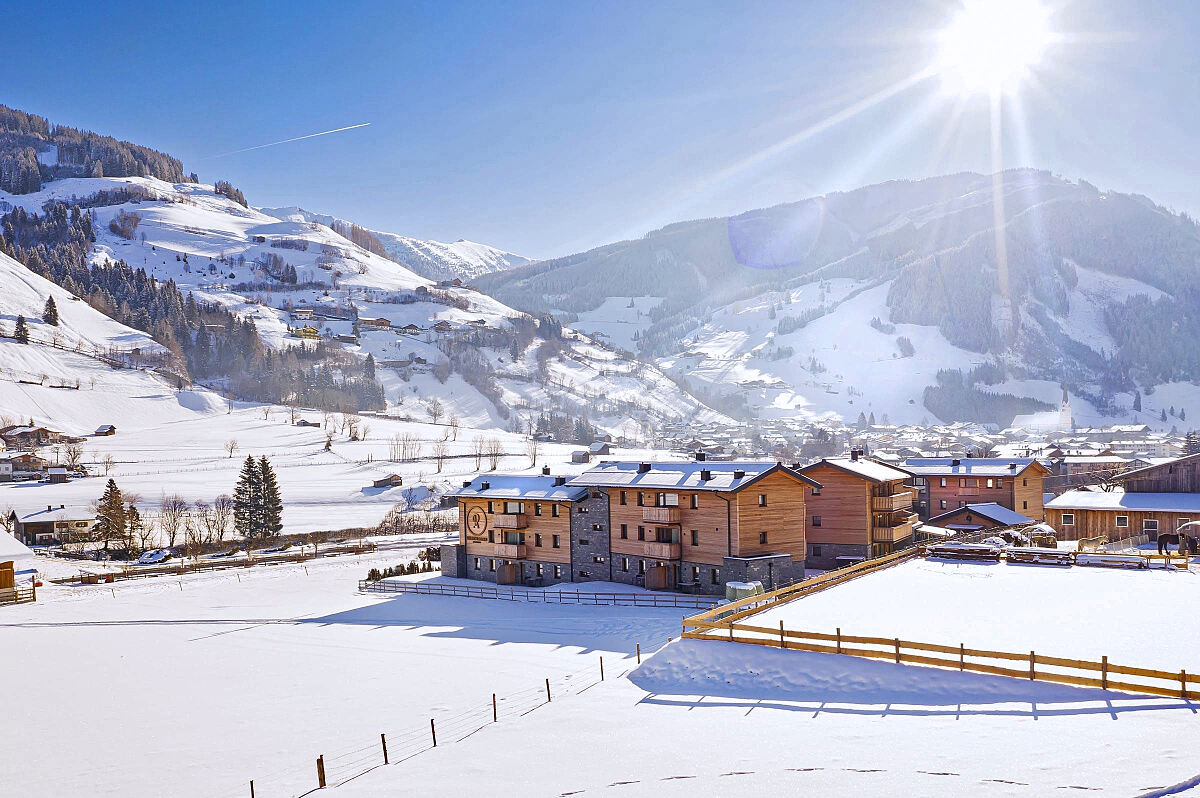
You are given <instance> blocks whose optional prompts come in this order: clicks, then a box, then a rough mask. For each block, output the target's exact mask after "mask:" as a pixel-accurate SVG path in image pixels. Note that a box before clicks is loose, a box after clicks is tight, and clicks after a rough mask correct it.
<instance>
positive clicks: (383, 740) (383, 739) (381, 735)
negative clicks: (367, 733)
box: [379, 732, 390, 765]
mask: <svg viewBox="0 0 1200 798" xmlns="http://www.w3.org/2000/svg"><path fill="white" fill-rule="evenodd" d="M379 742H380V743H382V744H383V764H385V765H387V764H390V763H389V762H388V755H387V735H386V734H384V733H383V732H380V733H379Z"/></svg>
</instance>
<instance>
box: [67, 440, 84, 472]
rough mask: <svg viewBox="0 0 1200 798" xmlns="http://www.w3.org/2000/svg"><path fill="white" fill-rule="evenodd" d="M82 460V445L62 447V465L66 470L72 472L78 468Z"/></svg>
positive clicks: (74, 444)
mask: <svg viewBox="0 0 1200 798" xmlns="http://www.w3.org/2000/svg"><path fill="white" fill-rule="evenodd" d="M81 460H83V444H80V443H68V444H67V445H66V446H64V447H63V463H65V464H66V466H67V468H69V469H71V470H72V471H74V470H75V469H77V468H79V462H80V461H81Z"/></svg>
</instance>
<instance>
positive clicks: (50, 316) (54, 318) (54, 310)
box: [42, 296, 58, 327]
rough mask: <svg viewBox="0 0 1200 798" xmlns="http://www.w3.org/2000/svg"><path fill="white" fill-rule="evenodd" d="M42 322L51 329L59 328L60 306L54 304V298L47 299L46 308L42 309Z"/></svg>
mask: <svg viewBox="0 0 1200 798" xmlns="http://www.w3.org/2000/svg"><path fill="white" fill-rule="evenodd" d="M42 321H44V322H46V323H47V324H49V325H50V326H51V327H57V326H58V305H55V304H54V297H52V296H48V297H46V307H45V308H43V309H42Z"/></svg>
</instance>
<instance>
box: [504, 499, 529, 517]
mask: <svg viewBox="0 0 1200 798" xmlns="http://www.w3.org/2000/svg"><path fill="white" fill-rule="evenodd" d="M504 512H505V513H506V514H507V515H516V514H517V513H523V512H525V502H505V503H504Z"/></svg>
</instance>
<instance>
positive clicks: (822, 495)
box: [803, 461, 916, 560]
mask: <svg viewBox="0 0 1200 798" xmlns="http://www.w3.org/2000/svg"><path fill="white" fill-rule="evenodd" d="M803 473H804V474H805V476H808V477H811V478H812V479H814V480H816V481H817V482H819V483H821V488H820V489H819V490H817V489H812V490H810V492H809V493H810V495H809V496H808V498H807V501H808V524H807V527H806V532H805V534H806V537H807V542H808V545H809V547H810V548H809V550H810V551H811V552H813V553H814V555H815V556H816V558H817V559H818V560H819V559H821V558H822V557H824V552H823V551H822V552H821V553H820V554H817V551H816V550H815V549H814V548H813V547H821V548H822V549H823V548H824V547H825V546H829V547H831V549H832V550H835V551H846V552H851V551H853V550H854V549H851V548H845V547H855V548H860V549H861V551H862V556H864V557H878V556H882V555H884V554H890V553H892V552H893V551H894V550H895V548H896V546H897V545H899V544H903V543H904V542H906V541H908V540H910V539H911V538H912V534H913V525H914V523H915V522H916V515H915V514H914V513H913V511H912V506H913V501H914V499H915V494H914V492H913V490H912V488H910V487H908V486H907V485H905V484H904V481H905V478H904V477H897V478H895V479H890V480H880V481H876V480H873V479H869V478H867V477H865V476H863V475H862V474H860V473H856V472H855V471H852V470H847V469H846V468H841V467H839V466H838V465H837V463H836V461H832V462H829V461H821V462H817V463H814V464H812V465H810V466H808V467H806V468H804V469H803Z"/></svg>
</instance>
